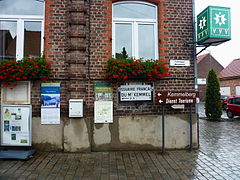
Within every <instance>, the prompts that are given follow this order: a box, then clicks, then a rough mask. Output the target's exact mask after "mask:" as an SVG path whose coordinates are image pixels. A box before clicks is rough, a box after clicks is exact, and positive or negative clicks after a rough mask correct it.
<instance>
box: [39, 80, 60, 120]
mask: <svg viewBox="0 0 240 180" xmlns="http://www.w3.org/2000/svg"><path fill="white" fill-rule="evenodd" d="M41 101H42V103H41V104H42V105H41V124H60V83H42V94H41Z"/></svg>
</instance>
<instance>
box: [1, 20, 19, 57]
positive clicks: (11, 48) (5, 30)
mask: <svg viewBox="0 0 240 180" xmlns="http://www.w3.org/2000/svg"><path fill="white" fill-rule="evenodd" d="M16 41H17V22H15V21H0V59H1V60H2V59H11V58H15V57H16Z"/></svg>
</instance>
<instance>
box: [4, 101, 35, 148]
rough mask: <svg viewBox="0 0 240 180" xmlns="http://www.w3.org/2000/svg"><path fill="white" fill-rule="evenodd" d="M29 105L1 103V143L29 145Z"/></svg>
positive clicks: (5, 144) (6, 144)
mask: <svg viewBox="0 0 240 180" xmlns="http://www.w3.org/2000/svg"><path fill="white" fill-rule="evenodd" d="M30 113H31V106H29V105H28V106H20V105H19V106H18V105H3V106H2V112H1V117H2V118H1V134H2V136H1V145H3V146H31V115H30Z"/></svg>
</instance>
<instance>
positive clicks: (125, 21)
mask: <svg viewBox="0 0 240 180" xmlns="http://www.w3.org/2000/svg"><path fill="white" fill-rule="evenodd" d="M129 3H136V4H145V5H149V6H153V7H155V9H156V10H155V13H156V19H142V18H116V17H113V14H114V5H117V4H129ZM157 12H158V9H157V6H156V5H154V4H151V3H147V2H141V1H123V2H116V3H113V4H112V55H113V57H116V52H115V48H116V45H115V44H116V39H115V37H116V34H115V30H116V24H132V57H134V58H136V59H138V58H141V57H139V51H138V50H139V47H138V25H142V24H150V25H153V26H154V40H155V42H154V45H155V51H154V52H155V54H154V59H158V16H157Z"/></svg>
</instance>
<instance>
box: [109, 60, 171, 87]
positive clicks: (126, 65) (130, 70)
mask: <svg viewBox="0 0 240 180" xmlns="http://www.w3.org/2000/svg"><path fill="white" fill-rule="evenodd" d="M168 71H169V68H168V67H167V64H166V63H164V62H163V61H160V60H146V61H144V60H142V59H140V60H135V59H132V58H127V59H121V60H117V59H114V58H113V59H111V60H109V61H108V62H107V68H106V78H107V80H108V81H109V82H112V83H114V82H119V81H121V82H123V81H126V80H131V79H146V80H148V81H155V80H157V79H162V78H164V77H167V76H169V73H168Z"/></svg>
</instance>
